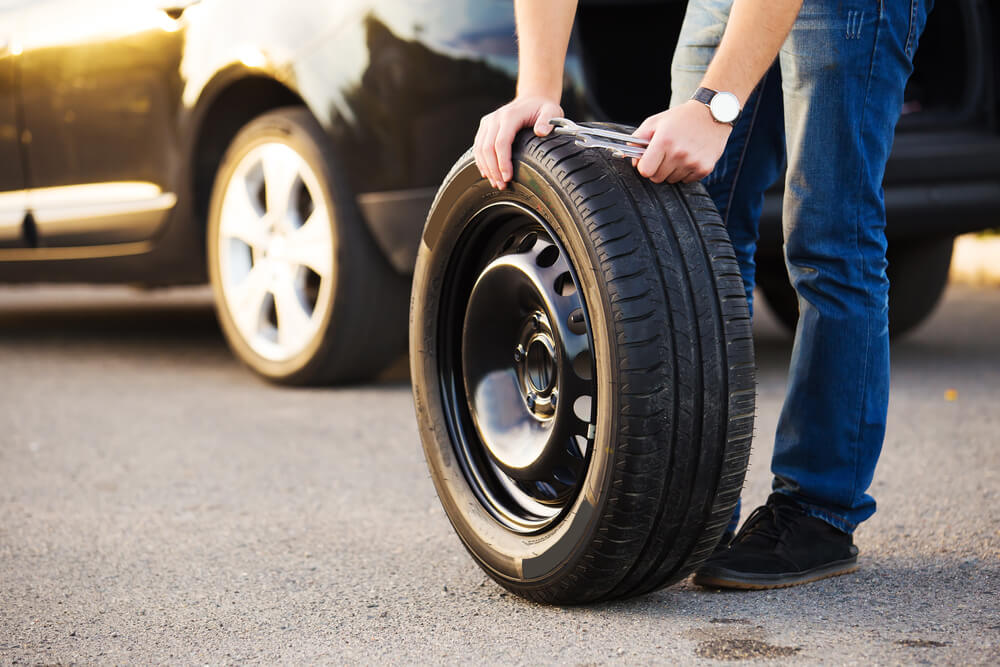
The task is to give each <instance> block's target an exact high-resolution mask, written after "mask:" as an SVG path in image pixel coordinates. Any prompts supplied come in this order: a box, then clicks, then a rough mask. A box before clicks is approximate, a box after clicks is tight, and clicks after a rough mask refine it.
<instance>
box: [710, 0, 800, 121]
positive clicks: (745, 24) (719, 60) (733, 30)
mask: <svg viewBox="0 0 1000 667" xmlns="http://www.w3.org/2000/svg"><path fill="white" fill-rule="evenodd" d="M801 7H802V0H735V2H733V7H732V11H731V12H730V14H729V22H728V24H727V26H726V32H725V34H724V35H723V36H722V42H721V43H720V44H719V48H718V49H717V50H716V53H715V57H714V58H713V59H712V63H711V65H709V68H708V71H707V72H706V73H705V77H704V78H703V79H702V82H701V85H702V86H705V87H706V88H711V89H713V90H725V91H728V92H731V93H733V94H734V95H736V97H737V98H738V99H739V100H740V104H745V103H746V100H747V97H749V96H750V93H751V92H753V89H754V87H755V86H756V85H757V82H758V81H760V80H761V78H762V77H763V76H764V73H765V72H767V70H768V68H769V67H770V66H771V64H772V63H773V62H774V59H775V57H776V56H777V55H778V51H779V50H780V49H781V45H782V44H783V43H784V42H785V38H786V37H788V33H789V32H790V31H791V29H792V25H793V24H794V23H795V19H796V17H797V16H798V15H799V9H800V8H801Z"/></svg>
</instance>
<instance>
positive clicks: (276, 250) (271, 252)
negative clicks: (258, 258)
mask: <svg viewBox="0 0 1000 667" xmlns="http://www.w3.org/2000/svg"><path fill="white" fill-rule="evenodd" d="M287 245H288V243H287V242H286V241H285V237H284V236H281V235H280V234H274V235H273V236H271V239H270V241H269V242H268V244H267V247H266V248H265V249H264V255H265V256H266V257H269V258H270V259H279V260H280V259H282V258H283V257H284V256H285V248H286V246H287Z"/></svg>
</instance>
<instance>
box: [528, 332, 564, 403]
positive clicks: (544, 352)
mask: <svg viewBox="0 0 1000 667" xmlns="http://www.w3.org/2000/svg"><path fill="white" fill-rule="evenodd" d="M522 363H523V364H524V371H523V373H524V377H525V379H526V380H527V383H528V387H527V388H528V390H529V391H533V392H535V393H537V394H544V395H549V394H550V393H551V391H552V389H553V388H554V387H555V384H556V350H555V345H554V344H553V342H552V338H550V337H549V335H548V334H535V335H534V336H532V338H531V341H530V342H529V343H528V350H527V353H526V354H525V355H524V361H523V362H522Z"/></svg>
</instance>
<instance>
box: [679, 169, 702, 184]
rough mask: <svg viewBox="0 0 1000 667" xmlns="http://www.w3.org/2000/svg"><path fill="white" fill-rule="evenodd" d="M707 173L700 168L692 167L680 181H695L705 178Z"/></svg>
mask: <svg viewBox="0 0 1000 667" xmlns="http://www.w3.org/2000/svg"><path fill="white" fill-rule="evenodd" d="M707 175H708V174H705V173H704V172H703V171H702V170H700V169H692V170H691V171H689V172H688V174H687V176H685V177H684V178H683V179H681V182H682V183H697V182H698V181H700V180H701V179H703V178H705V176H707Z"/></svg>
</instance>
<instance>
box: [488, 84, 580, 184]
mask: <svg viewBox="0 0 1000 667" xmlns="http://www.w3.org/2000/svg"><path fill="white" fill-rule="evenodd" d="M562 115H563V110H562V107H560V106H559V103H558V102H554V101H552V100H550V99H548V98H546V97H541V96H537V95H536V96H526V97H516V98H514V100H513V101H511V102H508V103H507V104H505V105H503V106H502V107H500V108H499V109H497V110H496V111H494V112H493V113H491V114H488V115H486V116H483V119H482V120H481V121H480V122H479V132H477V133H476V142H475V144H474V145H473V154H474V155H475V156H476V166H477V167H479V173H480V174H481V175H482V177H483V178H485V179H486V180H488V181H489V182H490V184H491V185H493V187H495V188H497V189H498V190H503V189H504V188H505V187H507V181H509V180H510V179H511V178H512V177H513V175H514V166H513V165H512V164H511V161H510V149H511V145H512V144H513V143H514V136H515V135H516V134H517V132H518V130H520V129H521V128H523V127H529V126H534V128H535V134H536V135H538V136H539V137H544V136H546V135H547V134H548V133H549V132H551V131H552V126H551V125H549V121H550V120H551V119H553V118H558V117H560V116H562Z"/></svg>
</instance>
